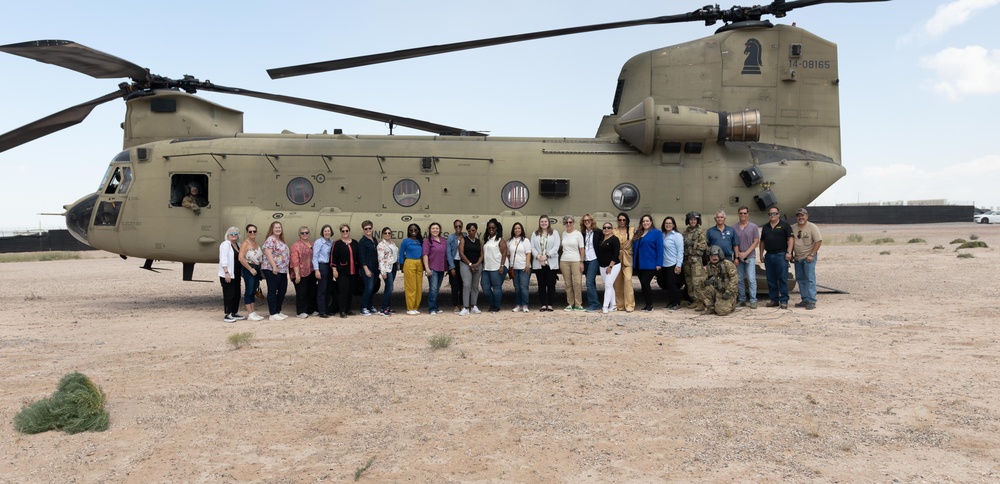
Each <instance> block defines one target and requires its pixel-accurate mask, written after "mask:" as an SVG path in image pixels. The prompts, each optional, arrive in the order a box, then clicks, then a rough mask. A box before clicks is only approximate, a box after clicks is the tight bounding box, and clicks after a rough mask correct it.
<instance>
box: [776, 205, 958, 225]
mask: <svg viewBox="0 0 1000 484" xmlns="http://www.w3.org/2000/svg"><path fill="white" fill-rule="evenodd" d="M784 211H785V212H786V213H787V214H788V218H789V219H790V220H794V218H793V216H792V214H794V213H795V209H794V208H791V209H784ZM973 214H975V207H974V206H973V205H874V206H858V205H838V206H833V207H809V221H810V222H815V223H826V224H934V223H944V222H972V216H973Z"/></svg>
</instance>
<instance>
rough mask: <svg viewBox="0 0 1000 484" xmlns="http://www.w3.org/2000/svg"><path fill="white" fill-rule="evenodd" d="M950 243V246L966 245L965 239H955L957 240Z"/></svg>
mask: <svg viewBox="0 0 1000 484" xmlns="http://www.w3.org/2000/svg"><path fill="white" fill-rule="evenodd" d="M948 243H949V244H964V243H965V239H963V238H957V239H955V240H953V241H951V242H948Z"/></svg>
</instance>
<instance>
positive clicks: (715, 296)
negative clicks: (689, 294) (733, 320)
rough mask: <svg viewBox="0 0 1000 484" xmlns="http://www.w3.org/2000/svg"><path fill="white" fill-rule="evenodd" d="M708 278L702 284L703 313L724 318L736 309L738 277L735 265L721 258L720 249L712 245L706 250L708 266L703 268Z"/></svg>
mask: <svg viewBox="0 0 1000 484" xmlns="http://www.w3.org/2000/svg"><path fill="white" fill-rule="evenodd" d="M705 272H706V274H708V278H706V279H705V282H703V283H702V284H703V286H702V287H703V288H704V289H703V290H702V297H703V298H704V299H703V300H704V303H705V312H706V313H707V314H708V313H712V312H714V313H716V314H718V315H719V316H725V315H727V314H729V313H731V312H733V310H735V309H736V291H737V286H738V285H739V275H738V274H737V272H736V265H735V264H733V263H732V261H730V260H729V259H725V258H724V257H723V252H722V247H719V246H718V245H713V246H712V247H710V248H709V249H708V265H707V266H705Z"/></svg>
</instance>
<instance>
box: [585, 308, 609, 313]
mask: <svg viewBox="0 0 1000 484" xmlns="http://www.w3.org/2000/svg"><path fill="white" fill-rule="evenodd" d="M587 312H588V313H596V312H597V310H596V309H590V308H587ZM605 312H607V311H605Z"/></svg>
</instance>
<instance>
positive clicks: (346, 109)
mask: <svg viewBox="0 0 1000 484" xmlns="http://www.w3.org/2000/svg"><path fill="white" fill-rule="evenodd" d="M199 89H202V90H206V91H214V92H222V93H226V94H239V95H241V96H250V97H255V98H258V99H267V100H269V101H277V102H282V103H288V104H295V105H297V106H305V107H308V108H314V109H320V110H323V111H330V112H334V113H340V114H346V115H349V116H357V117H359V118H365V119H371V120H375V121H382V122H386V123H392V124H393V125H396V126H405V127H407V128H413V129H418V130H421V131H427V132H430V133H437V134H440V135H451V136H486V134H485V133H479V132H476V131H468V130H464V129H462V128H456V127H454V126H445V125H443V124H437V123H431V122H428V121H423V120H419V119H413V118H407V117H404V116H396V115H393V114H386V113H380V112H378V111H369V110H367V109H358V108H352V107H350V106H343V105H340V104H331V103H325V102H321V101H314V100H312V99H303V98H298V97H292V96H283V95H281V94H270V93H266V92H257V91H251V90H249V89H240V88H237V87H225V86H219V85H216V84H212V85H204V86H201V87H199Z"/></svg>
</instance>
